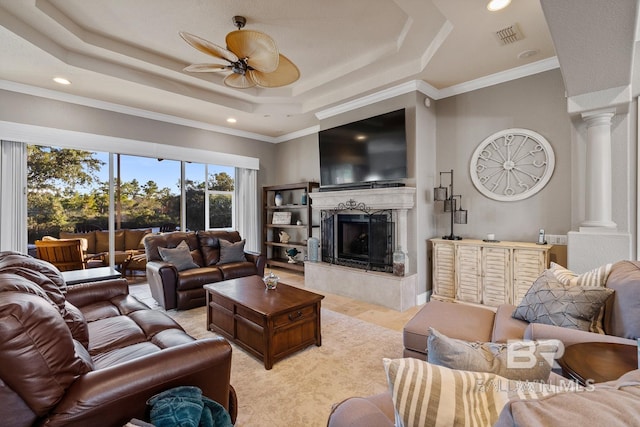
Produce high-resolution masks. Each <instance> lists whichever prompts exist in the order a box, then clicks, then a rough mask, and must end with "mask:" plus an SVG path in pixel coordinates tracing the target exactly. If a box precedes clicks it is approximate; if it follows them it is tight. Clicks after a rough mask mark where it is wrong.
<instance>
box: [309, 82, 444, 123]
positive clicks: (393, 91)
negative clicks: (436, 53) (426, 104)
mask: <svg viewBox="0 0 640 427" xmlns="http://www.w3.org/2000/svg"><path fill="white" fill-rule="evenodd" d="M415 91H419V92H422V93H423V94H425V95H428V96H431V97H434V96H435V94H437V92H438V90H437V89H436V88H434V87H433V86H431V85H430V84H428V83H426V82H424V81H422V80H413V81H410V82H406V83H402V84H399V85H397V86H393V87H390V88H387V89H384V90H381V91H379V92H376V93H372V94H371V95H367V96H363V97H361V98H357V99H354V100H351V101H348V102H345V103H342V104H339V105H335V106H333V107H331V108H327V109H324V110H321V111H318V112H317V113H316V117H317V118H318V119H319V120H324V119H327V118H329V117H333V116H337V115H338V114H343V113H346V112H348V111H351V110H355V109H356V108H362V107H366V106H367V105H371V104H375V103H376V102H382V101H385V100H387V99H390V98H394V97H396V96H400V95H404V94H405V93H409V92H415Z"/></svg>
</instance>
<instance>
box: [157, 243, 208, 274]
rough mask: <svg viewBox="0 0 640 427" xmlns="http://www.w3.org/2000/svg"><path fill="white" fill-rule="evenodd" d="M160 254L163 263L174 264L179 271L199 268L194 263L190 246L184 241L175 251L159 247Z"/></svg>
mask: <svg viewBox="0 0 640 427" xmlns="http://www.w3.org/2000/svg"><path fill="white" fill-rule="evenodd" d="M158 253H159V254H160V257H161V258H162V260H163V261H165V262H168V263H171V264H173V265H174V266H175V267H176V269H177V270H178V271H182V270H188V269H190V268H198V267H199V265H198V264H196V263H195V262H193V257H192V256H191V251H190V250H189V245H187V242H185V241H184V240H183V241H182V242H180V244H179V245H178V246H176V247H175V248H173V249H169V248H160V247H159V248H158Z"/></svg>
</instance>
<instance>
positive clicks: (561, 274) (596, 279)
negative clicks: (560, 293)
mask: <svg viewBox="0 0 640 427" xmlns="http://www.w3.org/2000/svg"><path fill="white" fill-rule="evenodd" d="M612 266H613V264H605V265H603V266H600V267H598V268H594V269H593V270H589V271H587V272H586V273H582V274H576V273H574V272H573V271H571V270H569V269H567V268H564V267H563V266H561V265H559V264H556V263H555V262H552V263H551V267H550V268H549V270H551V272H552V273H553V275H554V276H556V279H558V282H560V283H562V284H563V285H569V286H605V285H606V283H607V277H609V273H611V267H612Z"/></svg>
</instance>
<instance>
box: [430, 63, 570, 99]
mask: <svg viewBox="0 0 640 427" xmlns="http://www.w3.org/2000/svg"><path fill="white" fill-rule="evenodd" d="M556 68H560V63H559V62H558V57H556V56H554V57H552V58H547V59H543V60H540V61H536V62H532V63H531V64H526V65H522V66H520V67H516V68H512V69H510V70H506V71H501V72H499V73H495V74H490V75H488V76H485V77H480V78H479V79H475V80H470V81H468V82H465V83H460V84H458V85H455V86H450V87H448V88H444V89H440V90H439V91H438V96H437V97H436V98H435V99H436V100H437V99H444V98H449V97H451V96H455V95H460V94H463V93H467V92H472V91H474V90H478V89H483V88H485V87H489V86H494V85H497V84H500V83H505V82H508V81H511V80H517V79H521V78H523V77H527V76H531V75H534V74H538V73H542V72H545V71H549V70H555V69H556Z"/></svg>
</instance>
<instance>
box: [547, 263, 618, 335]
mask: <svg viewBox="0 0 640 427" xmlns="http://www.w3.org/2000/svg"><path fill="white" fill-rule="evenodd" d="M612 266H613V264H605V265H603V266H600V267H598V268H594V269H593V270H589V271H587V272H586V273H582V274H576V273H574V272H573V271H571V270H569V269H567V268H564V267H563V266H561V265H559V264H556V263H555V262H552V263H551V267H550V268H549V270H550V271H551V272H552V273H553V275H554V276H555V277H556V279H558V282H560V283H562V284H563V285H569V286H589V287H604V286H606V284H607V278H608V277H609V273H611V267H612ZM604 309H605V306H604V305H603V306H602V307H601V308H600V311H599V312H598V314H597V316H596V317H594V319H593V321H592V322H591V326H590V327H589V331H590V332H595V333H598V334H604V333H605V332H604V326H603V320H604Z"/></svg>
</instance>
